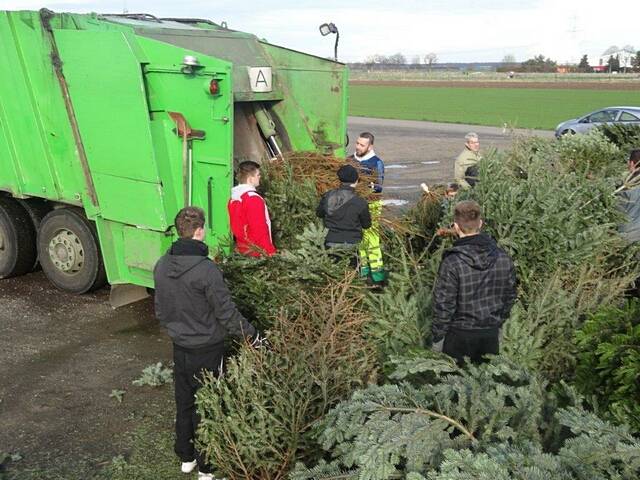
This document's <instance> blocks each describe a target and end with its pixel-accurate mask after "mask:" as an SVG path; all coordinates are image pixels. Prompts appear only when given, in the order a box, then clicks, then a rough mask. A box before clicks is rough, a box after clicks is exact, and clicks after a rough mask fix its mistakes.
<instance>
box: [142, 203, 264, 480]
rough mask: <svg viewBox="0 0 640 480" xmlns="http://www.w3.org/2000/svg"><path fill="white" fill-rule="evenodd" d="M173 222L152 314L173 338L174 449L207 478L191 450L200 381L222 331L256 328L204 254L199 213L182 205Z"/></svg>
mask: <svg viewBox="0 0 640 480" xmlns="http://www.w3.org/2000/svg"><path fill="white" fill-rule="evenodd" d="M175 226H176V230H177V231H178V235H179V237H180V238H179V239H178V240H177V241H176V242H174V243H173V245H171V248H169V251H168V252H167V253H166V254H165V255H164V256H162V257H161V258H160V260H158V263H157V264H156V266H155V269H154V271H153V279H154V281H155V310H156V317H157V318H158V320H159V321H160V324H161V325H162V326H163V327H165V328H166V329H167V332H168V333H169V336H170V337H171V340H172V341H173V362H174V364H175V366H174V384H175V399H176V442H175V452H176V454H177V455H178V457H179V458H180V460H181V461H182V471H183V472H184V473H189V472H191V471H192V470H193V469H195V467H196V466H197V467H198V469H199V474H198V478H199V480H212V479H213V475H212V473H211V472H212V467H211V466H210V465H208V464H206V463H205V461H204V458H203V457H202V455H201V454H200V452H197V451H196V450H195V448H194V441H195V431H196V429H197V427H198V422H199V421H200V419H199V418H198V415H197V413H196V407H195V394H196V392H197V390H198V388H199V387H200V382H199V379H201V378H202V375H203V373H204V371H209V372H212V373H214V374H215V375H218V374H219V373H220V368H221V365H222V360H223V358H224V340H225V337H226V336H227V333H229V334H230V335H233V336H236V337H239V338H252V337H255V336H256V333H257V332H256V329H255V328H254V327H253V325H251V324H250V323H249V322H248V321H247V320H246V319H245V318H244V317H243V316H242V314H241V313H240V312H239V311H238V309H237V308H236V305H235V304H234V303H233V300H232V299H231V293H230V292H229V289H228V288H227V286H226V284H225V282H224V279H223V278H222V272H221V271H220V269H219V268H218V266H217V265H216V264H215V263H214V262H213V261H212V260H211V259H209V257H208V254H209V248H208V247H207V245H206V244H205V243H204V242H203V240H204V236H205V233H204V211H203V210H202V209H201V208H198V207H185V208H183V209H182V210H180V212H178V215H177V216H176V219H175Z"/></svg>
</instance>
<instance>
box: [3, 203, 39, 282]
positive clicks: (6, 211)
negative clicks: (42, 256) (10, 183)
mask: <svg viewBox="0 0 640 480" xmlns="http://www.w3.org/2000/svg"><path fill="white" fill-rule="evenodd" d="M36 259H37V252H36V229H35V227H34V226H33V222H32V221H31V218H30V217H29V214H28V213H27V211H26V210H25V209H24V208H23V207H22V206H21V205H20V204H19V203H18V202H17V201H16V200H14V199H13V198H8V197H0V278H9V277H17V276H19V275H24V274H25V273H29V272H30V271H31V270H33V266H34V265H35V263H36Z"/></svg>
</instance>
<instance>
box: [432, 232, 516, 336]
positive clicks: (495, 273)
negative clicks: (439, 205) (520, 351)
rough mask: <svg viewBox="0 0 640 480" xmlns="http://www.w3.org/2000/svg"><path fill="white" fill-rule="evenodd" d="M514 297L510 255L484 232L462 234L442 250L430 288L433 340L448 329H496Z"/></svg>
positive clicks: (514, 279) (513, 277) (507, 314)
mask: <svg viewBox="0 0 640 480" xmlns="http://www.w3.org/2000/svg"><path fill="white" fill-rule="evenodd" d="M515 300H516V272H515V268H514V265H513V261H512V260H511V257H509V255H507V253H506V252H505V251H504V250H502V249H501V248H500V247H498V245H497V244H496V241H495V240H494V239H493V238H491V237H490V236H489V235H487V234H485V233H480V234H478V235H472V236H469V237H464V238H461V239H459V240H456V242H455V243H454V244H453V247H452V248H450V249H449V250H447V251H445V253H444V255H443V256H442V263H441V264H440V269H439V271H438V278H437V280H436V285H435V288H434V291H433V321H432V325H431V331H432V336H433V340H434V342H437V341H439V340H440V339H442V338H443V337H444V336H445V335H446V333H447V331H448V330H449V329H450V328H455V329H459V330H484V329H492V328H500V327H501V326H502V324H503V323H504V321H505V320H506V319H507V318H509V314H510V312H511V307H512V306H513V303H514V302H515Z"/></svg>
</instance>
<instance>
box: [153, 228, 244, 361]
mask: <svg viewBox="0 0 640 480" xmlns="http://www.w3.org/2000/svg"><path fill="white" fill-rule="evenodd" d="M207 254H208V247H207V245H206V244H205V243H203V242H200V241H198V240H192V239H180V240H178V241H176V242H175V243H174V244H173V245H172V246H171V248H170V249H169V251H168V252H167V253H166V254H165V255H164V256H162V257H161V258H160V259H159V260H158V263H157V264H156V266H155V268H154V271H153V278H154V281H155V310H156V317H157V318H158V320H159V321H160V324H161V325H162V326H163V327H165V328H166V329H167V331H168V333H169V336H170V337H171V339H172V340H173V343H174V344H176V345H178V346H179V347H182V348H188V349H200V348H203V347H209V346H212V345H216V344H219V343H221V342H223V341H224V339H225V337H226V336H227V334H229V335H232V336H236V337H252V336H254V335H255V333H256V330H255V328H254V327H253V325H251V324H250V323H249V322H248V321H247V319H246V318H244V317H243V316H242V314H241V313H240V312H239V311H238V309H237V308H236V305H235V303H234V302H233V300H232V299H231V293H230V292H229V289H228V288H227V285H226V284H225V282H224V279H223V277H222V272H221V271H220V269H219V268H218V266H217V265H216V264H215V263H214V262H213V261H212V260H211V259H209V258H208V257H207Z"/></svg>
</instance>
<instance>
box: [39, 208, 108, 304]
mask: <svg viewBox="0 0 640 480" xmlns="http://www.w3.org/2000/svg"><path fill="white" fill-rule="evenodd" d="M38 256H39V258H40V265H41V266H42V270H43V271H44V273H45V275H46V276H47V278H48V279H49V280H50V281H51V283H53V284H54V285H55V286H56V287H58V288H59V289H61V290H66V291H68V292H72V293H86V292H89V291H91V290H96V289H98V288H100V287H103V286H104V285H105V284H106V283H107V276H106V273H105V270H104V262H103V261H102V253H101V252H100V246H99V244H98V235H97V233H96V228H95V225H94V224H93V222H91V221H89V220H88V219H87V218H86V217H85V216H84V215H83V214H82V213H81V212H79V211H78V210H75V209H71V208H60V209H57V210H53V211H51V212H49V213H48V214H47V215H46V216H45V217H44V218H43V219H42V223H41V224H40V230H39V231H38Z"/></svg>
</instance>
